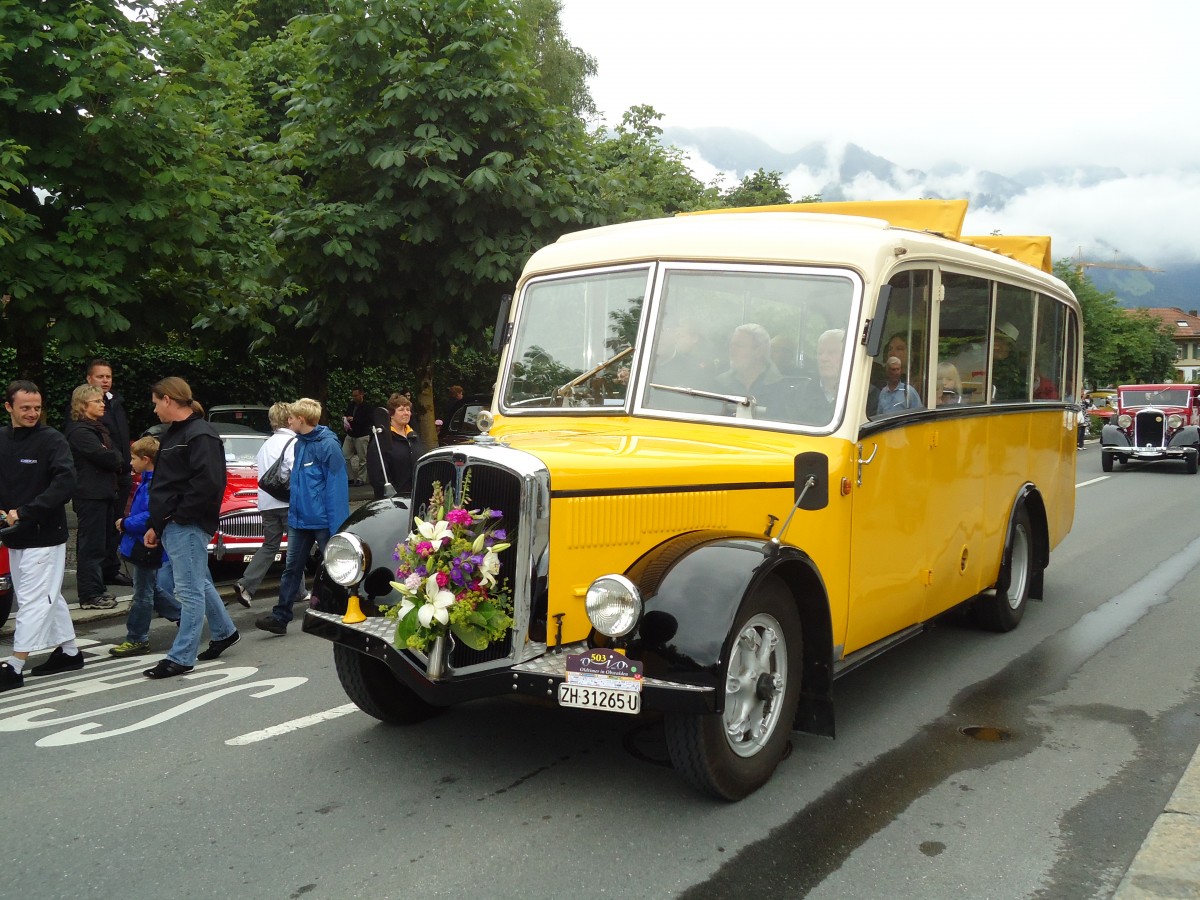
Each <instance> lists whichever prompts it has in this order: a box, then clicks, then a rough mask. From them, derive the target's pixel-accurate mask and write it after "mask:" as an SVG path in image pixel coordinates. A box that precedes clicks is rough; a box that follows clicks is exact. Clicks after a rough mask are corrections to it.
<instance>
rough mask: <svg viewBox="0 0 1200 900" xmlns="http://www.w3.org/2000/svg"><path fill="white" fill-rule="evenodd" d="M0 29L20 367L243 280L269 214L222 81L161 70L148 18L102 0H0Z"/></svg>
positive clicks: (13, 311)
mask: <svg viewBox="0 0 1200 900" xmlns="http://www.w3.org/2000/svg"><path fill="white" fill-rule="evenodd" d="M135 11H136V10H135ZM167 15H168V16H169V15H170V10H168V12H167ZM226 33H228V32H227V30H226V29H218V30H217V31H216V32H215V33H214V36H213V38H211V39H209V40H208V45H209V46H210V47H212V46H214V44H216V42H217V41H219V39H220V37H221V36H222V35H224V34H226ZM0 35H2V37H0V134H2V135H4V138H5V143H4V145H3V146H2V147H0V193H2V199H3V202H4V203H5V204H6V206H5V209H4V212H5V222H4V236H3V238H0V291H2V292H3V293H6V294H9V295H11V298H12V299H11V302H10V303H9V304H8V310H7V316H6V322H7V330H8V337H9V339H10V340H11V341H12V343H14V344H15V346H16V347H17V351H18V359H17V366H18V370H19V371H21V372H24V373H27V374H31V375H35V376H36V375H38V374H40V373H41V371H42V367H43V359H44V349H45V346H46V344H47V342H48V341H51V340H53V341H55V342H56V344H57V347H58V351H59V352H61V353H63V354H65V355H67V356H75V357H78V356H81V355H83V354H84V353H86V352H88V351H89V349H90V348H92V347H93V346H94V345H95V344H96V343H97V342H99V341H101V340H104V339H110V338H116V336H118V335H120V334H121V333H123V332H128V331H130V330H131V329H133V330H134V331H135V332H136V337H137V339H138V340H144V339H145V337H146V332H147V331H159V330H164V329H168V328H172V327H173V328H176V329H178V330H186V329H187V328H188V327H189V324H190V322H189V319H190V315H189V302H192V301H194V300H195V298H196V297H197V296H198V295H204V294H209V293H213V294H215V293H220V294H227V293H228V292H229V290H230V289H231V288H233V289H237V288H239V287H243V286H248V283H247V285H241V284H239V274H240V273H244V272H247V271H249V270H256V269H258V268H260V266H261V257H262V256H264V255H269V253H270V248H271V242H270V223H269V221H267V220H266V219H265V218H264V217H262V216H261V215H259V213H258V212H257V211H256V209H255V206H254V204H252V203H249V202H248V199H247V195H246V192H245V191H243V190H241V189H240V179H239V173H237V172H235V171H234V170H233V169H232V168H231V165H230V159H231V154H230V151H231V148H232V147H236V146H237V145H238V144H240V143H241V142H242V141H243V140H244V137H245V131H244V128H243V120H242V116H243V109H242V108H241V107H240V106H239V101H238V99H237V94H236V93H235V94H230V93H228V92H227V91H225V90H224V89H225V88H226V87H227V83H226V82H225V81H224V80H223V79H222V78H220V77H215V73H214V72H213V71H212V70H211V69H204V68H203V67H201V68H199V69H196V70H193V71H184V70H181V69H179V68H178V67H176V66H174V65H173V64H172V62H171V60H170V59H168V58H167V56H166V55H165V54H164V49H165V48H164V42H163V40H162V34H161V33H160V32H159V31H158V29H157V25H156V22H155V21H152V20H151V19H149V18H147V17H140V18H131V17H130V16H128V15H126V13H125V12H124V11H123V8H122V7H120V6H118V5H117V4H116V3H115V2H112V0H88V2H68V0H45V2H40V3H28V2H24V0H0ZM181 37H184V38H189V39H190V40H191V41H192V42H193V43H194V42H195V39H196V37H197V36H196V34H195V33H191V34H187V35H181ZM186 43H187V42H186V41H181V43H180V45H179V46H181V47H182V46H185V45H186ZM222 56H223V50H222V49H213V50H211V51H210V52H209V53H208V54H207V56H206V58H210V59H220V58H222ZM233 159H234V160H235V162H236V161H237V160H239V157H238V156H236V155H235V156H234V157H233ZM241 161H242V162H243V163H244V162H245V160H244V159H242V160H241ZM243 168H245V167H244V166H243ZM246 171H248V170H246ZM247 259H249V260H251V261H252V264H251V265H250V266H249V267H247V265H246V264H245V263H246V260H247ZM197 273H199V275H200V277H199V280H198V281H197V278H196V275H197Z"/></svg>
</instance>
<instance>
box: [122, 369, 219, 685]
mask: <svg viewBox="0 0 1200 900" xmlns="http://www.w3.org/2000/svg"><path fill="white" fill-rule="evenodd" d="M150 396H151V398H152V399H153V401H154V412H155V413H156V414H157V415H158V418H159V420H160V421H162V422H165V423H167V424H168V425H169V426H170V427H169V428H167V430H166V432H165V433H164V434H163V436H162V443H161V444H160V445H159V448H158V459H157V460H156V461H155V462H156V465H155V468H154V483H153V485H151V487H150V526H149V527H148V528H147V529H146V536H145V537H144V538H143V539H142V542H143V543H144V544H145V545H146V546H147V547H157V546H158V545H159V543H160V542H161V544H162V546H163V549H165V550H166V552H167V556H168V557H169V558H170V560H171V573H172V574H173V575H174V576H175V599H177V600H178V601H179V605H180V606H181V607H182V613H181V615H180V618H179V633H178V634H177V635H176V636H175V642H174V643H173V644H172V645H171V649H170V650H168V651H167V655H166V657H165V658H164V659H161V660H159V662H158V665H156V666H155V667H154V668H152V669H146V670H145V671H144V672H143V673H142V674H143V675H145V676H146V677H147V678H173V677H174V676H176V675H183V674H185V673H186V672H190V671H192V668H193V667H194V666H195V665H196V660H197V659H205V660H207V659H216V658H217V657H218V656H220V655H221V654H222V653H223V652H225V651H226V650H228V649H229V648H230V647H232V646H233V645H234V644H236V643H237V642H238V640H239V637H240V635H239V634H238V630H237V626H235V625H234V624H233V620H232V619H230V618H229V613H227V612H226V611H225V604H224V602H223V601H222V600H221V595H220V594H218V593H217V588H216V585H214V584H213V580H212V574H211V573H210V572H209V570H208V541H209V539H210V538H211V537H212V534H213V532H214V531H216V530H217V520H218V519H219V518H220V514H221V499H222V497H224V495H225V448H224V447H223V446H222V444H221V438H220V436H219V435H218V434H217V432H216V430H215V429H214V428H213V427H212V425H210V424H209V423H208V422H206V421H205V419H204V409H203V408H202V407H201V406H200V404H199V403H197V402H196V401H195V400H194V399H193V398H192V389H191V387H190V386H189V385H188V383H187V382H186V381H184V380H183V379H182V378H176V377H171V378H164V379H163V380H162V381H160V382H158V383H157V384H156V385H154V387H152V388H151V389H150ZM206 618H207V619H208V630H209V637H210V639H211V641H210V643H209V645H208V649H207V650H205V651H204V652H203V653H199V654H198V653H197V650H199V648H200V635H201V633H202V632H203V630H204V620H205V619H206Z"/></svg>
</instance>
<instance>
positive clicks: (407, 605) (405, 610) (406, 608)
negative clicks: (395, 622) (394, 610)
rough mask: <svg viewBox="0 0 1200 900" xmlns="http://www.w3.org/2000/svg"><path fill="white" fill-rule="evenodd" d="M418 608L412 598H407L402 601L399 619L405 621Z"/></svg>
mask: <svg viewBox="0 0 1200 900" xmlns="http://www.w3.org/2000/svg"><path fill="white" fill-rule="evenodd" d="M395 583H396V582H394V581H393V582H392V584H395ZM416 606H417V604H415V603H413V602H412V599H411V598H409V597H405V598H404V599H403V600H401V601H400V612H399V618H401V619H403V618H404V617H405V616H407V615H408V614H409V613H410V612H412V611H413V610H414V609H415V608H416Z"/></svg>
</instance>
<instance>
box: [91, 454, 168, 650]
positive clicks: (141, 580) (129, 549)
mask: <svg viewBox="0 0 1200 900" xmlns="http://www.w3.org/2000/svg"><path fill="white" fill-rule="evenodd" d="M129 449H130V454H131V456H132V459H131V461H130V462H131V465H132V466H133V471H134V473H135V474H138V475H141V476H142V480H141V482H140V483H139V484H138V487H137V491H135V492H134V495H133V502H132V503H131V504H130V506H129V515H127V516H126V517H125V518H123V519H117V530H118V531H120V532H121V544H120V546H119V547H118V548H117V552H118V553H119V554H120V555H121V557H122V558H124V559H127V560H129V562H130V563H132V566H133V602H132V603H131V604H130V607H129V617H128V618H127V619H126V620H125V642H124V643H122V644H117V646H115V647H113V648H111V649H110V650H109V651H108V652H109V653H111V654H112V655H113V656H141V655H143V654H145V653H149V652H150V620H151V619H152V618H154V613H156V612H157V613H158V614H159V615H160V616H162V617H163V618H164V619H170V620H171V621H172V622H174V623H175V624H176V625H178V624H179V615H180V608H179V601H178V600H176V599H175V594H174V583H173V579H172V578H171V563H170V561H169V560H168V559H167V554H166V551H165V550H164V551H163V554H162V565H161V567H155V566H151V565H148V564H145V563H141V562H138V560H137V559H134V558H131V557H134V556H135V554H137V553H139V552H142V551H145V549H146V548H145V547H144V546H142V538H143V537H144V536H145V534H146V526H147V525H148V524H149V520H150V483H151V482H152V481H153V480H154V460H155V457H157V456H158V441H157V440H155V439H154V438H152V437H144V438H141V439H140V440H138V441H134V443H133V446H132V447H130V448H129ZM139 548H140V550H139Z"/></svg>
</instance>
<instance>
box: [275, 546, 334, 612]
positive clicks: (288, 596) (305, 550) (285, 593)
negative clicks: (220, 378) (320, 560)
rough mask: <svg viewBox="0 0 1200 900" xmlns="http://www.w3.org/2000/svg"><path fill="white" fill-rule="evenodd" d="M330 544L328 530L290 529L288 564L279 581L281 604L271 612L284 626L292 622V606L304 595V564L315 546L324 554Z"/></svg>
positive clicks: (285, 565) (277, 604) (276, 605)
mask: <svg viewBox="0 0 1200 900" xmlns="http://www.w3.org/2000/svg"><path fill="white" fill-rule="evenodd" d="M328 542H329V529H328V528H288V549H287V562H286V563H285V564H284V567H283V575H282V576H281V577H280V579H279V602H278V603H276V604H275V608H274V609H272V610H271V615H272V616H274V617H275V618H276V619H278V620H279V621H280V622H282V623H283V624H284V625H286V624H287V623H288V622H290V621H292V604H293V603H295V602H296V601H297V600H298V599H299V598H300V595H301V594H302V593H304V564H305V563H307V562H308V557H309V556H310V555H311V554H312V548H313V544H316V545H317V546H318V547H320V548H321V552H322V553H324V552H325V545H326V544H327V543H328Z"/></svg>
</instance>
